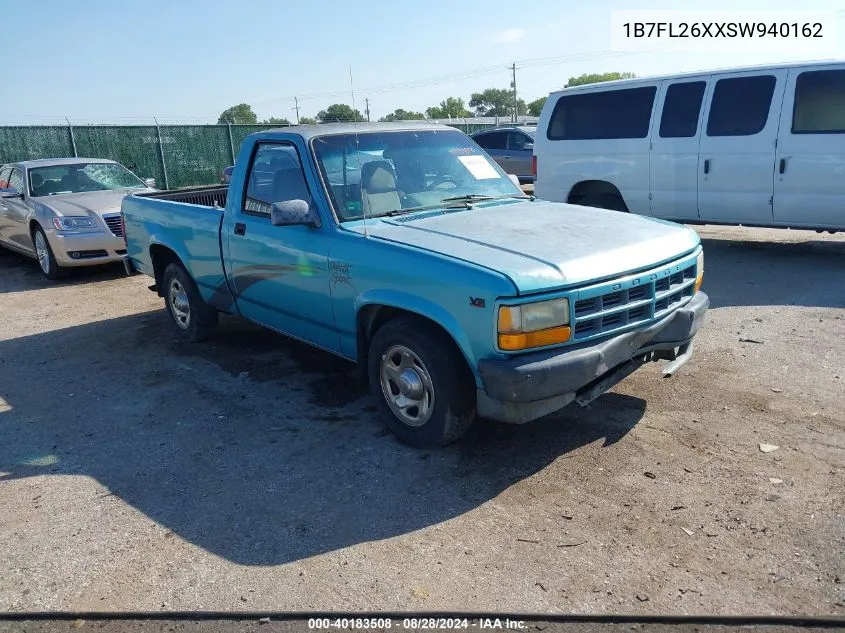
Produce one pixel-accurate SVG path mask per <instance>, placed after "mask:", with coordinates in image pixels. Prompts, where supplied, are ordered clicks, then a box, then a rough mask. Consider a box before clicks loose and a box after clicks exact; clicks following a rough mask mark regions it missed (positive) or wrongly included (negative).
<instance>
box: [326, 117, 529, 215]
mask: <svg viewBox="0 0 845 633" xmlns="http://www.w3.org/2000/svg"><path fill="white" fill-rule="evenodd" d="M313 147H314V152H315V154H316V158H317V163H318V165H319V167H320V170H321V172H322V174H323V178H324V179H325V181H326V183H327V184H328V190H329V196H330V197H331V199H332V203H333V205H334V208H335V210H336V212H337V215H338V219H339V220H340V221H346V220H357V219H361V218H363V217H364V216H365V214H366V217H377V216H384V215H398V214H399V213H402V212H410V211H411V210H417V209H420V208H429V207H437V206H452V205H455V204H456V203H457V202H459V201H461V202H463V203H464V204H466V203H468V202H470V201H476V200H484V199H491V198H503V197H520V198H521V197H525V196H524V195H523V193H522V191H521V190H520V189H519V188H518V187H517V186H516V185H515V184H514V183H513V182H512V181H511V179H510V178H508V176H507V175H506V174H505V172H503V171H502V170H501V168H500V167H499V166H498V165H496V163H494V162H493V161H491V160H490V159H489V158H488V157H487V155H486V154H485V153H484V151H483V150H482V149H481V148H479V147H478V145H476V144H475V143H474V142H473V141H472V140H471V139H469V138H468V137H467V136H466V135H464V134H462V133H461V132H458V131H457V130H455V131H452V130H414V131H397V132H362V133H360V134H338V135H334V136H323V137H318V138H316V139H314V142H313Z"/></svg>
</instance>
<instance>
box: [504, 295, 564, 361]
mask: <svg viewBox="0 0 845 633" xmlns="http://www.w3.org/2000/svg"><path fill="white" fill-rule="evenodd" d="M498 334H499V349H502V350H506V351H518V350H523V349H530V348H532V347H543V346H545V345H554V344H556V343H565V342H566V341H568V340H569V337H570V336H571V330H570V328H569V301H568V300H567V299H551V300H549V301H538V302H536V303H525V304H522V305H518V306H501V307H500V308H499V322H498Z"/></svg>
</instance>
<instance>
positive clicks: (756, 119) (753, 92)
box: [707, 75, 776, 136]
mask: <svg viewBox="0 0 845 633" xmlns="http://www.w3.org/2000/svg"><path fill="white" fill-rule="evenodd" d="M775 82H776V80H775V77H774V76H773V75H755V76H753V77H730V78H726V79H720V80H719V81H717V82H716V89H715V90H714V91H713V102H712V103H711V105H710V116H709V117H708V118H707V136H751V135H752V134H757V133H758V132H760V131H761V130H762V129H763V128H764V127H766V121H767V120H768V118H769V109H770V107H771V105H772V95H773V94H774V93H775Z"/></svg>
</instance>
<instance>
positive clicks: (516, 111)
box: [511, 62, 519, 123]
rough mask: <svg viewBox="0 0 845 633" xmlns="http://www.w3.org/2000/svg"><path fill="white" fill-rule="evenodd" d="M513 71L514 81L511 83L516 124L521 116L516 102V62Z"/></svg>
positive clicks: (512, 67)
mask: <svg viewBox="0 0 845 633" xmlns="http://www.w3.org/2000/svg"><path fill="white" fill-rule="evenodd" d="M511 70H512V71H513V81H512V82H511V86H512V87H513V122H514V123H516V121H517V117H518V116H519V105H518V104H519V102H518V101H517V100H516V62H514V64H513V66H511Z"/></svg>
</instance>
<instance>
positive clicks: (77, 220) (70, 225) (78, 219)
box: [53, 215, 97, 231]
mask: <svg viewBox="0 0 845 633" xmlns="http://www.w3.org/2000/svg"><path fill="white" fill-rule="evenodd" d="M53 226H55V227H56V230H57V231H75V230H76V229H90V228H93V227H95V226H97V225H96V224H94V220H92V219H91V218H89V217H88V216H86V215H65V216H63V217H60V218H53Z"/></svg>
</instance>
